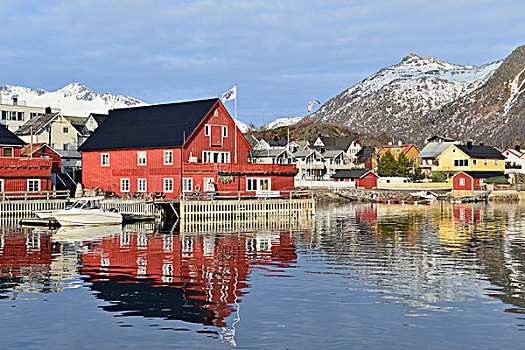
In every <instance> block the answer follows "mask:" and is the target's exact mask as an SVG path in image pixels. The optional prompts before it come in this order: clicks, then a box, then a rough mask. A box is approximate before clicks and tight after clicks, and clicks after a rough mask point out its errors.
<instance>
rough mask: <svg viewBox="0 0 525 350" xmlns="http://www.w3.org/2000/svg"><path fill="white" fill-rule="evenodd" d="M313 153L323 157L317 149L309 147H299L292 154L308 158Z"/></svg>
mask: <svg viewBox="0 0 525 350" xmlns="http://www.w3.org/2000/svg"><path fill="white" fill-rule="evenodd" d="M312 153H317V154H318V155H319V156H320V157H321V158H322V155H321V153H319V152H317V151H316V150H315V149H307V150H304V149H299V150H297V151H296V152H293V153H292V154H293V155H294V157H295V158H306V157H308V156H310V155H311V154H312Z"/></svg>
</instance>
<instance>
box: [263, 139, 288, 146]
mask: <svg viewBox="0 0 525 350" xmlns="http://www.w3.org/2000/svg"><path fill="white" fill-rule="evenodd" d="M263 140H264V142H266V143H267V144H269V145H270V147H286V145H287V144H288V140H285V139H263Z"/></svg>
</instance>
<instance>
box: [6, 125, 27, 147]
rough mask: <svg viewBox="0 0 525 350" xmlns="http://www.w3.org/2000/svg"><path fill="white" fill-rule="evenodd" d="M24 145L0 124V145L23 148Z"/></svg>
mask: <svg viewBox="0 0 525 350" xmlns="http://www.w3.org/2000/svg"><path fill="white" fill-rule="evenodd" d="M25 144H26V143H25V142H24V141H22V140H21V139H20V138H19V137H18V136H16V135H15V134H13V133H12V132H11V131H9V130H8V129H7V128H6V127H5V126H4V125H3V124H0V145H6V146H23V145H25Z"/></svg>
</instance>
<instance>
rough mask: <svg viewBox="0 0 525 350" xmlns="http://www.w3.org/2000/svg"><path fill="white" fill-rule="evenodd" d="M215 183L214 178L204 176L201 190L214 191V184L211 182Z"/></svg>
mask: <svg viewBox="0 0 525 350" xmlns="http://www.w3.org/2000/svg"><path fill="white" fill-rule="evenodd" d="M214 183H215V179H214V178H211V177H205V178H204V179H202V190H203V191H214V190H215V186H213V184H214Z"/></svg>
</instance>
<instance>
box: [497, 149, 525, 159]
mask: <svg viewBox="0 0 525 350" xmlns="http://www.w3.org/2000/svg"><path fill="white" fill-rule="evenodd" d="M505 152H510V153H512V154H513V155H515V156H516V157H518V158H520V157H521V156H523V155H524V154H525V152H521V151H518V150H516V149H514V148H507V149H505V150H503V151H501V154H504V153H505ZM504 157H505V156H504Z"/></svg>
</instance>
